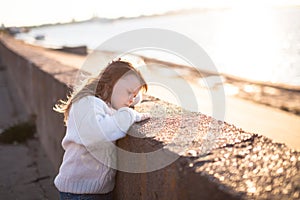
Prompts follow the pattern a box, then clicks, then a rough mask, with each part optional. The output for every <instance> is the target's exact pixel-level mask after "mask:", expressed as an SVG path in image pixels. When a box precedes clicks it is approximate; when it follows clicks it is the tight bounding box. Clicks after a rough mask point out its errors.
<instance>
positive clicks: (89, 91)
mask: <svg viewBox="0 0 300 200" xmlns="http://www.w3.org/2000/svg"><path fill="white" fill-rule="evenodd" d="M125 74H134V75H135V76H136V77H137V78H138V79H139V80H140V83H141V89H143V90H144V91H147V89H148V85H147V83H146V81H145V79H144V78H143V76H142V74H141V73H140V72H139V71H138V70H137V69H136V68H134V67H133V65H132V64H131V63H130V62H126V61H121V60H120V59H119V60H117V61H113V62H111V63H110V64H108V65H107V66H106V68H105V69H104V70H103V71H102V72H101V73H100V74H99V75H98V76H97V77H91V78H88V79H87V80H85V81H84V82H83V83H82V84H81V85H79V86H77V87H75V88H74V89H73V92H72V93H71V94H70V95H68V96H67V100H66V101H64V100H60V101H59V103H58V104H56V105H55V106H54V108H53V109H54V110H55V111H56V112H59V113H63V114H64V123H65V124H66V122H67V120H68V116H69V111H70V108H71V105H72V103H74V102H76V101H78V100H79V99H81V98H82V97H85V96H90V95H92V96H96V97H98V98H100V99H102V100H103V101H104V102H106V103H108V104H109V103H110V101H111V95H112V92H113V88H114V86H115V84H116V82H117V81H118V80H119V79H120V78H121V77H122V76H123V75H125Z"/></svg>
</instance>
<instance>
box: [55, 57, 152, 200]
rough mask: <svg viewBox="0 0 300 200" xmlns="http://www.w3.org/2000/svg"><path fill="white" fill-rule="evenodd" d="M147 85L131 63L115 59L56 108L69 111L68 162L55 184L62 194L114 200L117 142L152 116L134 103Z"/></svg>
mask: <svg viewBox="0 0 300 200" xmlns="http://www.w3.org/2000/svg"><path fill="white" fill-rule="evenodd" d="M141 89H144V90H145V91H147V84H146V82H145V80H144V78H143V77H142V75H141V74H140V72H139V71H137V70H136V69H135V68H134V67H133V66H132V64H131V63H129V62H125V61H121V60H118V61H113V62H112V63H110V64H109V65H108V66H107V67H106V68H105V69H104V70H103V71H102V73H101V74H100V75H99V76H98V77H97V78H93V79H90V80H89V81H88V82H87V83H86V84H85V85H84V86H83V87H81V88H80V89H75V90H74V92H73V93H72V95H71V96H70V97H69V98H68V101H67V102H63V101H61V104H59V105H56V107H55V110H56V111H58V112H62V113H64V121H65V123H66V126H67V129H66V135H65V137H64V138H63V141H62V146H63V148H64V150H65V153H64V157H63V162H62V164H61V166H60V169H59V174H58V175H57V176H56V178H55V180H54V183H55V186H56V187H57V189H58V190H59V192H60V199H112V190H113V188H114V178H115V173H116V170H115V169H117V166H116V147H115V144H114V142H115V141H116V140H117V139H120V138H122V137H124V136H125V135H126V132H127V131H128V129H129V128H130V126H131V125H132V124H133V123H134V122H139V121H142V120H145V119H148V118H149V117H150V115H149V114H148V113H138V112H136V111H135V110H133V109H131V108H130V106H132V105H134V103H136V102H137V99H135V98H136V97H137V95H138V93H139V92H140V90H141Z"/></svg>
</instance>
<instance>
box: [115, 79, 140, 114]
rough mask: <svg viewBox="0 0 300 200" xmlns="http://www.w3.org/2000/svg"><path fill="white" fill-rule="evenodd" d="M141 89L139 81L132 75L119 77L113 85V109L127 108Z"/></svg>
mask: <svg viewBox="0 0 300 200" xmlns="http://www.w3.org/2000/svg"><path fill="white" fill-rule="evenodd" d="M140 89H141V83H140V81H139V79H138V78H137V77H136V76H135V75H133V74H127V75H124V76H123V77H121V78H120V79H119V80H118V81H117V82H116V84H115V86H114V88H113V92H112V95H111V105H112V107H113V108H114V109H116V110H117V109H120V108H122V107H129V106H130V105H131V104H132V103H133V101H134V98H135V97H136V95H137V94H138V92H139V91H140Z"/></svg>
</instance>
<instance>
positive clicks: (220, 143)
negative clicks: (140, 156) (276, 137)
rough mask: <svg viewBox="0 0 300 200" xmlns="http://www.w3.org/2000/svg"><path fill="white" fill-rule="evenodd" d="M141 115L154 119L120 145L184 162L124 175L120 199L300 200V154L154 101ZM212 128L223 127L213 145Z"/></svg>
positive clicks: (141, 108) (118, 191)
mask: <svg viewBox="0 0 300 200" xmlns="http://www.w3.org/2000/svg"><path fill="white" fill-rule="evenodd" d="M157 108H158V110H157ZM137 110H139V111H144V112H147V111H148V112H151V113H152V115H154V117H153V118H151V119H150V120H149V121H148V122H143V123H137V124H135V125H134V126H133V127H132V129H131V130H130V131H129V133H128V134H129V135H128V136H127V137H126V138H124V139H122V140H120V141H119V142H118V146H119V147H121V148H122V149H124V150H128V151H131V152H132V151H133V152H138V153H143V152H154V151H157V150H158V149H161V148H163V149H165V150H166V151H168V152H170V153H171V154H176V155H179V157H178V159H177V160H176V161H174V162H173V163H172V164H171V165H169V166H167V167H165V168H163V169H159V170H157V171H154V172H149V173H142V174H135V173H127V172H119V174H118V179H117V187H116V196H117V197H118V199H127V198H128V199H195V200H196V199H197V200H198V199H280V200H281V199H299V197H300V193H299V188H300V173H299V169H300V152H297V151H294V150H292V149H290V148H288V147H287V146H286V145H284V144H278V143H274V142H272V140H270V139H268V138H266V137H264V136H259V135H257V134H252V133H248V132H245V131H243V130H242V129H239V128H237V127H235V126H234V125H232V124H228V123H226V122H222V121H217V120H214V119H213V118H211V117H209V116H206V115H203V114H201V113H189V112H185V111H182V110H181V109H180V108H179V107H176V106H173V105H171V104H168V103H165V102H162V101H158V100H155V99H153V98H152V99H151V98H150V100H147V101H146V102H144V103H142V104H141V106H139V107H137ZM161 110H165V112H164V114H163V115H162V114H161V113H159V111H161ZM157 113H158V114H157ZM158 115H160V116H163V117H156V116H158ZM212 124H215V125H216V124H218V125H219V128H218V129H217V131H216V133H217V134H216V135H215V137H214V138H213V139H212V140H210V141H208V140H207V138H208V137H207V134H208V135H209V134H210V133H209V130H210V129H209V127H211V125H212ZM186 125H191V127H194V129H192V130H193V132H192V133H191V132H189V130H190V127H187V126H186ZM174 130H175V131H174ZM176 133H179V135H177V136H176ZM205 144H206V145H209V146H208V147H207V146H206V145H205ZM128 159H129V158H128ZM119 160H121V161H122V162H130V161H129V160H127V159H126V158H121V159H119ZM126 160H127V161H126ZM145 162H146V163H141V165H147V162H148V164H151V163H150V162H151V160H146V161H145ZM131 188H134V189H131ZM119 194H122V195H119ZM131 195H132V196H131ZM125 197H126V198H125Z"/></svg>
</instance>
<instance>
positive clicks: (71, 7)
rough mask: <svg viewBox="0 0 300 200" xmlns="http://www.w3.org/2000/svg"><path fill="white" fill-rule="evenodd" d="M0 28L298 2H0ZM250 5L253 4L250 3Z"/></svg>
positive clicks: (299, 0)
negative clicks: (184, 10)
mask: <svg viewBox="0 0 300 200" xmlns="http://www.w3.org/2000/svg"><path fill="white" fill-rule="evenodd" d="M0 1H2V2H1V4H0V5H1V6H0V25H1V24H4V25H5V26H28V25H40V24H45V23H56V22H69V21H71V20H72V19H75V20H84V19H89V18H91V17H93V16H99V17H106V18H117V17H121V16H125V17H132V16H139V15H142V14H143V15H150V14H155V13H156V14H157V13H164V12H166V11H169V10H179V9H188V8H195V7H198V8H199V7H232V6H235V5H240V4H243V3H246V4H249V3H250V2H251V4H252V5H253V4H255V5H256V4H257V5H261V4H264V3H265V4H268V5H269V4H270V5H271V4H272V5H286V4H289V5H300V0H84V1H82V0H0ZM253 2H254V3H253Z"/></svg>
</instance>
